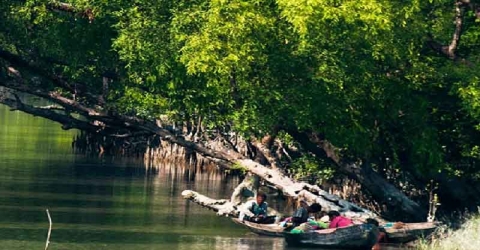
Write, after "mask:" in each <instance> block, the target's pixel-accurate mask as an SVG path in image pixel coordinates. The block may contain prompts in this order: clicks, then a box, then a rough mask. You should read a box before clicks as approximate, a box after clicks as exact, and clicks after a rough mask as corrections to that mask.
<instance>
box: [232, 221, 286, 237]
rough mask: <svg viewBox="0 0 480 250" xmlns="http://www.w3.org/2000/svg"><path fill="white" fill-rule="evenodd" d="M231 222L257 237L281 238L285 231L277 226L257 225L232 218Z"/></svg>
mask: <svg viewBox="0 0 480 250" xmlns="http://www.w3.org/2000/svg"><path fill="white" fill-rule="evenodd" d="M232 220H233V222H235V223H237V224H239V225H242V226H245V227H247V228H248V229H250V231H252V232H254V233H256V234H259V235H265V236H277V237H282V236H283V230H284V229H285V228H284V227H282V226H280V225H279V224H258V223H254V222H250V221H241V220H240V219H237V218H232Z"/></svg>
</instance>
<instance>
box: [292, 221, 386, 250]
mask: <svg viewBox="0 0 480 250" xmlns="http://www.w3.org/2000/svg"><path fill="white" fill-rule="evenodd" d="M378 234H379V230H378V228H377V227H376V226H374V225H371V224H362V225H353V226H349V227H343V228H335V229H324V230H317V231H313V232H307V233H300V234H292V233H289V232H284V234H283V236H284V237H285V241H286V242H287V244H288V245H289V246H300V247H315V248H322V249H352V250H367V249H368V250H370V249H372V247H373V245H375V244H376V243H377V239H378Z"/></svg>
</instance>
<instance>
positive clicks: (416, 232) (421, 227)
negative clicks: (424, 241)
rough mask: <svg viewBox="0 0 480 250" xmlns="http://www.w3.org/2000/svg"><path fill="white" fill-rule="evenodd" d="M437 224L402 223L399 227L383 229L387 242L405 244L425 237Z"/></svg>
mask: <svg viewBox="0 0 480 250" xmlns="http://www.w3.org/2000/svg"><path fill="white" fill-rule="evenodd" d="M437 226H438V224H437V223H435V222H422V223H404V224H402V226H401V227H399V228H396V227H384V229H385V231H386V232H387V241H388V242H391V243H406V242H409V241H413V240H416V239H418V238H420V237H427V236H428V235H430V234H431V233H433V232H434V231H435V229H436V228H437Z"/></svg>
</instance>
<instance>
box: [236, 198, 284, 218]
mask: <svg viewBox="0 0 480 250" xmlns="http://www.w3.org/2000/svg"><path fill="white" fill-rule="evenodd" d="M266 199H267V195H266V194H265V193H263V192H258V193H257V196H256V198H255V200H253V201H249V202H247V203H246V204H245V206H244V208H243V209H242V211H241V212H240V216H239V218H240V220H247V221H251V222H255V223H261V224H270V223H273V222H274V221H275V216H267V210H268V203H267V202H266V201H265V200H266Z"/></svg>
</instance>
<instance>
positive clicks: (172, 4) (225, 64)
mask: <svg viewBox="0 0 480 250" xmlns="http://www.w3.org/2000/svg"><path fill="white" fill-rule="evenodd" d="M479 6H480V5H478V4H477V3H475V1H460V0H457V1H453V0H452V1H446V0H430V1H420V0H409V1H405V0H402V1H400V0H368V1H366V0H296V1H292V0H188V1H184V0H178V1H168V0H116V1H107V0H68V1H67V0H66V1H65V3H59V2H56V1H50V0H25V1H19V0H3V1H2V2H1V3H0V22H1V24H0V49H1V50H2V51H4V52H8V53H11V54H14V55H17V56H19V57H21V58H23V59H24V60H25V61H27V62H30V63H31V64H32V65H35V66H36V67H39V68H41V69H42V70H44V71H45V72H48V74H51V75H55V76H60V77H61V78H62V79H68V82H70V83H71V84H75V86H76V88H77V87H78V88H83V89H87V90H88V91H90V92H92V93H95V94H102V93H103V94H105V93H104V92H102V89H104V88H105V84H104V83H103V80H102V78H103V77H107V78H108V81H109V86H108V87H109V90H108V94H107V95H106V96H105V99H106V104H105V105H104V106H103V109H105V110H114V111H116V112H120V113H123V114H130V115H136V116H141V117H146V118H155V117H159V116H163V115H166V116H168V117H169V118H170V119H174V120H179V121H185V120H190V119H197V118H198V117H202V119H204V122H205V123H206V125H207V126H209V127H212V128H227V127H228V128H232V129H234V130H236V131H241V132H243V133H245V134H247V135H253V136H261V135H264V134H268V133H273V132H274V131H276V130H278V129H280V130H285V131H288V130H292V129H293V130H297V131H313V132H315V133H317V134H320V135H322V136H323V137H324V138H326V139H327V140H329V141H330V142H332V143H333V144H334V145H336V146H337V147H339V148H341V149H342V153H343V155H345V156H348V157H352V158H354V159H368V161H370V162H372V163H373V164H374V165H375V166H379V167H381V168H386V167H388V168H394V169H405V168H408V169H410V171H414V172H417V174H429V173H430V174H431V173H435V172H438V171H439V170H442V171H446V172H448V173H453V174H465V173H475V172H476V171H477V170H478V167H479V165H478V161H479V160H480V132H479V130H480V67H479V61H480V47H479V46H480V17H479V16H480V14H479V11H478V8H479ZM458 22H460V25H458ZM0 61H1V62H2V66H8V63H9V62H8V60H3V61H2V60H1V58H0ZM2 70H3V71H2V72H3V73H2V76H3V77H4V78H5V75H6V73H5V72H6V71H5V69H2ZM32 77H33V74H32ZM30 84H31V85H33V86H35V87H37V88H40V87H41V88H42V89H44V90H53V89H56V90H58V91H61V92H62V93H64V94H65V95H67V96H73V94H74V93H72V92H71V91H70V92H69V91H68V90H67V89H66V88H64V87H62V86H58V85H57V84H55V83H54V82H52V81H47V80H45V81H35V78H32V81H30ZM76 98H79V100H82V99H81V98H85V97H81V96H77V97H76ZM83 101H84V102H86V103H88V102H89V101H88V99H87V98H85V99H83Z"/></svg>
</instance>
